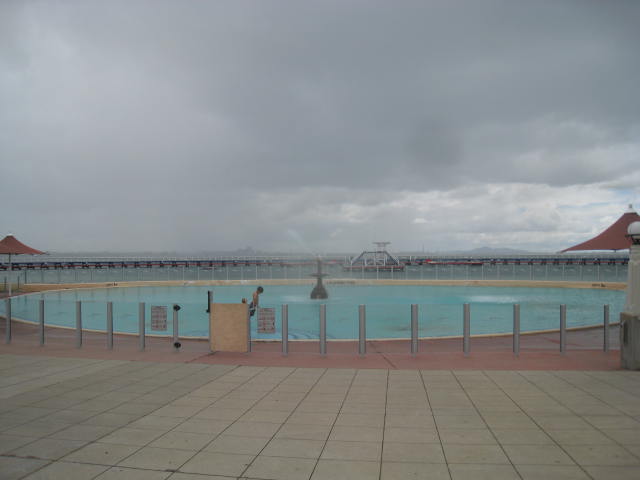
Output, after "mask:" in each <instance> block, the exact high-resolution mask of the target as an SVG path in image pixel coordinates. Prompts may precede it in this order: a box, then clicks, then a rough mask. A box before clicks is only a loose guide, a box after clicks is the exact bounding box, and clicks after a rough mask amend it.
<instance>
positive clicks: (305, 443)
mask: <svg viewBox="0 0 640 480" xmlns="http://www.w3.org/2000/svg"><path fill="white" fill-rule="evenodd" d="M324 445H325V442H324V441H323V440H299V439H292V438H274V439H272V440H271V441H270V442H269V443H268V444H267V446H266V447H265V448H264V450H262V452H260V455H261V456H266V457H290V458H319V457H320V453H321V452H322V449H323V447H324Z"/></svg>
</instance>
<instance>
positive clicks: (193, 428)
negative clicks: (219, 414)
mask: <svg viewBox="0 0 640 480" xmlns="http://www.w3.org/2000/svg"><path fill="white" fill-rule="evenodd" d="M231 423H232V422H231V421H230V420H210V419H205V418H200V419H197V420H191V419H190V420H185V421H184V422H182V423H181V424H179V425H178V426H176V427H175V428H174V429H173V431H174V432H189V433H203V434H208V435H217V434H219V433H221V432H222V431H223V430H224V429H226V428H227V427H228V426H229V425H231Z"/></svg>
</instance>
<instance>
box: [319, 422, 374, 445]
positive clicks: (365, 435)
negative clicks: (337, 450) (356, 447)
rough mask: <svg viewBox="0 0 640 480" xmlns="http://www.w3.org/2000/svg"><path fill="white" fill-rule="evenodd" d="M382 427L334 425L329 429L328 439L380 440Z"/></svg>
mask: <svg viewBox="0 0 640 480" xmlns="http://www.w3.org/2000/svg"><path fill="white" fill-rule="evenodd" d="M382 434H383V429H382V428H379V427H353V426H350V425H344V426H341V425H336V426H334V427H333V429H332V430H331V434H330V435H329V440H342V441H354V442H356V441H360V442H382Z"/></svg>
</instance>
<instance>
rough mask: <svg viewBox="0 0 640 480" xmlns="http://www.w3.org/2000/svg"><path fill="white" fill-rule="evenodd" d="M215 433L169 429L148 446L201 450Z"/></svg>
mask: <svg viewBox="0 0 640 480" xmlns="http://www.w3.org/2000/svg"><path fill="white" fill-rule="evenodd" d="M214 438H215V435H203V434H200V433H189V432H176V431H171V432H168V433H165V434H164V435H162V436H161V437H158V438H157V439H155V440H154V441H153V442H151V443H150V444H149V446H150V447H158V448H177V449H178V450H201V449H202V447H204V446H205V445H207V444H208V443H209V442H211V440H213V439H214Z"/></svg>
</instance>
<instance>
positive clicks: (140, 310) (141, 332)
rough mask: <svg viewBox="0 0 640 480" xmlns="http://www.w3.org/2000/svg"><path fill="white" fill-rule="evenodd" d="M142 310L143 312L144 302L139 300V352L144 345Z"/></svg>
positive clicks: (142, 350) (142, 349)
mask: <svg viewBox="0 0 640 480" xmlns="http://www.w3.org/2000/svg"><path fill="white" fill-rule="evenodd" d="M144 312H145V305H144V302H140V303H139V304H138V336H139V337H140V338H139V349H140V351H141V352H144V347H145V334H144Z"/></svg>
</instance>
